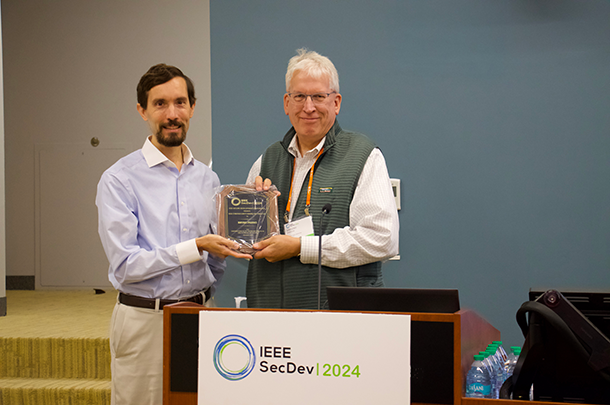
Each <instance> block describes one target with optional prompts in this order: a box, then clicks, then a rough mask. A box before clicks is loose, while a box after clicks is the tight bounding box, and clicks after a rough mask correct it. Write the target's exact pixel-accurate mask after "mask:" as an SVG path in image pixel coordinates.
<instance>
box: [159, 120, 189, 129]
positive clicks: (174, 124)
mask: <svg viewBox="0 0 610 405" xmlns="http://www.w3.org/2000/svg"><path fill="white" fill-rule="evenodd" d="M161 127H162V128H167V127H177V128H182V127H184V124H183V123H182V122H180V121H179V120H177V119H174V120H173V119H168V120H167V122H166V123H164V124H162V125H161Z"/></svg>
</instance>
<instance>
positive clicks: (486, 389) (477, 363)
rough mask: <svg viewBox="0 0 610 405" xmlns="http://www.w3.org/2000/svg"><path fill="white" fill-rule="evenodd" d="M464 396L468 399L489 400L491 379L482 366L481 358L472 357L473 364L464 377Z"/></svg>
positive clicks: (478, 356) (479, 356)
mask: <svg viewBox="0 0 610 405" xmlns="http://www.w3.org/2000/svg"><path fill="white" fill-rule="evenodd" d="M466 396H467V397H469V398H491V377H490V375H489V372H488V371H487V368H486V367H485V366H484V365H483V356H482V355H480V354H475V355H474V362H473V363H472V366H471V367H470V371H468V375H466Z"/></svg>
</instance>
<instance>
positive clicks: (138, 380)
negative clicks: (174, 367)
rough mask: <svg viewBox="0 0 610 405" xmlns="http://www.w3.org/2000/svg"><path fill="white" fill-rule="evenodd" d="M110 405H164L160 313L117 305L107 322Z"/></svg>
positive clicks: (161, 321)
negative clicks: (108, 330) (108, 323)
mask: <svg viewBox="0 0 610 405" xmlns="http://www.w3.org/2000/svg"><path fill="white" fill-rule="evenodd" d="M110 354H111V356H112V360H111V371H112V400H111V403H112V405H161V404H162V403H163V311H162V310H160V311H155V310H154V309H145V308H136V307H130V306H127V305H123V304H119V303H117V304H116V305H115V307H114V312H113V313H112V319H111V321H110Z"/></svg>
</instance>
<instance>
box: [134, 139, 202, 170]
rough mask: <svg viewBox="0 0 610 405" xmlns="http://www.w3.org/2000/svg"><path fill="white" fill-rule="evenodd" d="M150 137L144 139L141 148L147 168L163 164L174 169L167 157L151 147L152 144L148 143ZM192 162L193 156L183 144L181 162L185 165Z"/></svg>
mask: <svg viewBox="0 0 610 405" xmlns="http://www.w3.org/2000/svg"><path fill="white" fill-rule="evenodd" d="M151 137H152V135H151V136H149V137H148V138H146V141H145V142H144V146H142V154H143V155H144V159H146V163H147V164H148V167H153V166H156V165H158V164H161V163H162V164H165V165H168V164H169V165H171V166H173V167H176V165H174V163H173V162H172V161H171V160H169V159H168V158H167V156H165V155H164V154H163V153H162V152H161V151H160V150H159V149H157V147H156V146H155V145H153V143H152V142H151V141H150V138H151ZM192 160H193V154H192V153H191V150H190V149H189V147H188V146H187V145H186V144H185V143H183V144H182V162H183V163H184V164H185V165H186V164H189V163H191V161H192Z"/></svg>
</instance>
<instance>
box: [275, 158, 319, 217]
mask: <svg viewBox="0 0 610 405" xmlns="http://www.w3.org/2000/svg"><path fill="white" fill-rule="evenodd" d="M322 152H324V147H322V149H320V152H318V156H316V160H314V162H313V164H312V165H311V170H310V171H309V185H308V186H307V201H306V202H305V210H304V211H305V215H307V216H309V206H310V205H311V183H312V182H313V171H314V168H315V167H316V162H317V161H318V158H319V157H320V155H321V154H322ZM296 167H297V159H296V157H295V158H294V160H293V161H292V176H290V194H289V195H288V204H287V206H286V212H285V213H284V222H286V223H288V214H289V213H290V202H291V201H292V183H293V182H294V171H295V170H296Z"/></svg>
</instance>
